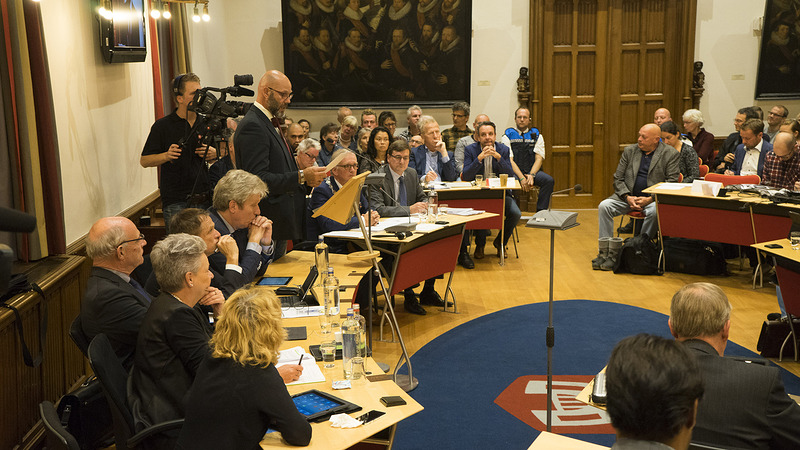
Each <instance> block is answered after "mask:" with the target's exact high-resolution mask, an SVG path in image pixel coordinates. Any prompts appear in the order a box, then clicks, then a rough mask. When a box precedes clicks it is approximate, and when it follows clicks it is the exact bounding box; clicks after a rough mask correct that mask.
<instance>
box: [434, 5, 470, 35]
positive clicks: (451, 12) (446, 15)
mask: <svg viewBox="0 0 800 450" xmlns="http://www.w3.org/2000/svg"><path fill="white" fill-rule="evenodd" d="M439 14H440V17H441V21H442V26H447V25H452V26H454V27H456V28H457V29H463V28H464V25H465V21H466V19H465V17H464V6H463V5H462V4H461V0H442V8H441V10H440V12H439Z"/></svg>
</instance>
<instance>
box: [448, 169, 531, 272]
mask: <svg viewBox="0 0 800 450" xmlns="http://www.w3.org/2000/svg"><path fill="white" fill-rule="evenodd" d="M483 183H484V186H483V187H480V186H470V187H448V188H446V189H437V190H436V194H437V195H438V197H439V203H446V204H447V205H448V207H451V208H472V209H477V210H481V211H486V212H490V213H495V214H497V216H494V217H487V218H485V219H481V220H475V221H471V222H469V223H468V224H467V230H500V239H504V236H503V222H504V221H505V218H506V216H505V214H506V192H507V191H510V190H519V189H521V187H520V185H519V182H518V181H517V180H516V179H514V177H509V179H508V185H507V186H506V187H489V186H488V180H484V182H483ZM445 185H447V186H453V185H454V184H453V183H445ZM505 256H506V255H505V247H503V248H501V249H500V265H501V266H502V265H505Z"/></svg>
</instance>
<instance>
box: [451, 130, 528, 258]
mask: <svg viewBox="0 0 800 450" xmlns="http://www.w3.org/2000/svg"><path fill="white" fill-rule="evenodd" d="M477 129H478V138H479V139H480V142H476V143H474V144H470V145H468V146H467V147H465V148H464V171H463V172H462V174H461V179H462V180H464V181H472V180H474V179H475V175H477V174H482V175H483V176H488V174H489V173H495V174H501V173H504V174H506V175H508V177H509V178H510V179H511V180H513V179H514V169H513V167H512V165H511V157H510V154H511V152H510V150H509V148H508V147H506V146H505V145H503V144H500V143H498V142H496V138H497V136H496V128H495V125H494V122H481V123H479V124H478V125H477ZM505 204H506V209H505V221H504V222H503V246H505V245H506V244H508V238H509V237H511V234H512V233H513V231H514V227H515V226H517V223H518V222H519V218H520V217H521V216H522V212H520V210H519V206H517V203H516V202H515V201H514V198H513V197H512V196H511V191H510V190H508V191H506V201H505ZM484 245H486V235H485V234H481V233H478V234H476V235H475V252H478V249H480V254H483V246H484ZM494 247H495V248H496V249H497V254H498V255H499V254H500V235H499V234H498V235H497V238H495V240H494Z"/></svg>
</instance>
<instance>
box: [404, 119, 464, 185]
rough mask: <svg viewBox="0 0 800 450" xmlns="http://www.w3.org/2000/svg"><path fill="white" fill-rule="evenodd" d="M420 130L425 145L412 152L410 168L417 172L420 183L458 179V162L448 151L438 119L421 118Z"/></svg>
mask: <svg viewBox="0 0 800 450" xmlns="http://www.w3.org/2000/svg"><path fill="white" fill-rule="evenodd" d="M419 129H420V130H421V133H420V135H421V136H422V142H423V145H420V146H419V147H417V148H415V149H414V150H413V151H412V152H411V162H410V163H409V166H411V168H412V169H414V170H415V171H416V172H417V175H419V177H420V178H419V180H420V182H422V183H429V182H431V181H455V180H456V178H458V173H456V162H455V159H454V158H453V157H452V156H451V152H448V151H447V146H446V145H445V143H444V141H443V140H442V134H441V133H440V132H439V124H438V123H437V122H436V119H434V118H433V117H431V116H422V117H420V119H419ZM453 150H455V149H453Z"/></svg>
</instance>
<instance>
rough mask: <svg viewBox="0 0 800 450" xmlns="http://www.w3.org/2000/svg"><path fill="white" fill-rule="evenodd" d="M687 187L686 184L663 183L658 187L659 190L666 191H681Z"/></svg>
mask: <svg viewBox="0 0 800 450" xmlns="http://www.w3.org/2000/svg"><path fill="white" fill-rule="evenodd" d="M686 186H688V184H686V183H661V184H659V185H658V188H659V189H663V190H665V191H679V190H681V189H683V188H685V187H686Z"/></svg>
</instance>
